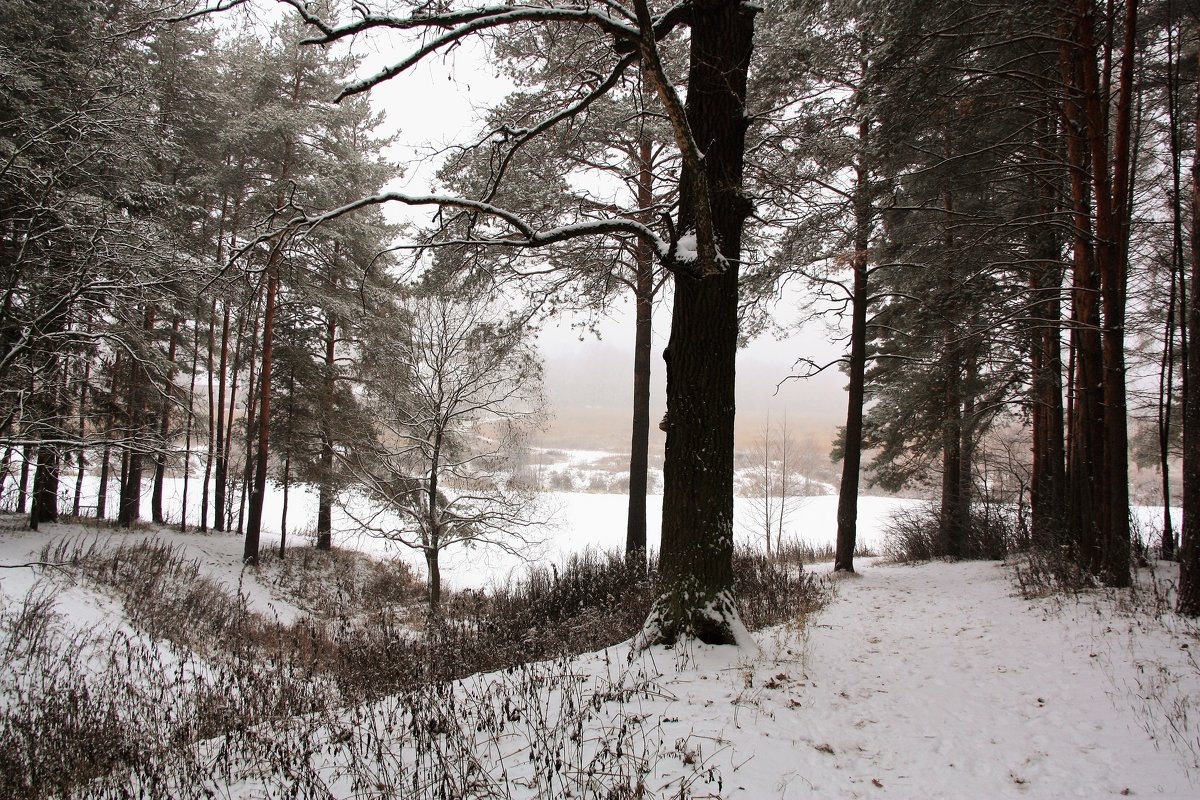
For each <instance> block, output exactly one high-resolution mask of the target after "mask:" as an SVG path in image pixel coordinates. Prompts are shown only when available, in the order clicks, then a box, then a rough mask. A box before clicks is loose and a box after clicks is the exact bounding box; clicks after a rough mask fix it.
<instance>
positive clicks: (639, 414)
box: [625, 134, 654, 568]
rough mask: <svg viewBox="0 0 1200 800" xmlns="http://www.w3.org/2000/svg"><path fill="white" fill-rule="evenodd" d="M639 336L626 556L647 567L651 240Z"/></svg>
mask: <svg viewBox="0 0 1200 800" xmlns="http://www.w3.org/2000/svg"><path fill="white" fill-rule="evenodd" d="M650 148H651V142H650V139H649V136H648V135H647V134H643V135H642V137H641V141H640V142H639V143H638V159H639V161H640V163H639V165H638V166H639V167H640V169H639V171H638V206H639V207H640V208H642V209H644V214H643V220H642V221H643V222H645V223H647V224H648V223H649V222H650V220H649V219H648V217H649V215H650V209H651V208H652V207H653V205H654V174H653V172H651V168H652V166H653V165H652V164H651V163H650V161H651V153H650ZM636 258H637V264H636V269H637V275H636V276H635V285H636V287H637V288H636V292H635V294H636V300H637V305H636V312H635V320H634V325H635V333H634V340H633V431H632V434H633V435H632V441H631V442H630V446H629V516H628V519H627V522H626V527H625V558H626V560H627V561H629V563H631V564H637V565H639V566H640V567H642V568H644V567H645V564H646V494H647V491H648V487H647V478H648V476H647V472H648V470H649V448H650V364H651V360H652V359H651V356H652V352H651V351H652V349H653V341H652V337H653V315H654V254H653V253H652V252H651V250H650V246H649V244H648V243H646V242H639V243H638V247H637V257H636Z"/></svg>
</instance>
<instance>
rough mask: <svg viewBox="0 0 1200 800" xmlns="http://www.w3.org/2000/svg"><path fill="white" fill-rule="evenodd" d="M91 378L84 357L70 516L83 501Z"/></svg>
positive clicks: (74, 515)
mask: <svg viewBox="0 0 1200 800" xmlns="http://www.w3.org/2000/svg"><path fill="white" fill-rule="evenodd" d="M91 379H92V361H91V359H88V358H85V359H84V362H83V384H82V385H81V386H80V387H79V428H78V432H79V449H78V450H77V451H76V457H77V459H78V464H77V466H78V467H79V471H78V472H77V473H76V475H75V499H74V501H73V502H72V503H71V516H73V517H78V516H79V510H80V506H81V505H82V503H83V499H82V498H83V473H84V470H85V469H86V468H87V459H86V458H85V457H84V449H85V448H84V446H83V442H84V438H85V437H86V436H87V430H86V429H87V400H88V383H89V382H90V381H91Z"/></svg>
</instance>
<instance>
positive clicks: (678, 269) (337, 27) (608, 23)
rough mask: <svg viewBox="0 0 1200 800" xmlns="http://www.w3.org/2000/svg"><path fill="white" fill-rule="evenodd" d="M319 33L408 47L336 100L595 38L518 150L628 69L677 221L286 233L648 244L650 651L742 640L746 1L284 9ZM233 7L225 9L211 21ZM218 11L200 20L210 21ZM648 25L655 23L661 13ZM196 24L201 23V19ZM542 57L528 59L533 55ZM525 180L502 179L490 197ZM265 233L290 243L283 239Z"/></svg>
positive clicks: (425, 199)
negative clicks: (571, 39)
mask: <svg viewBox="0 0 1200 800" xmlns="http://www.w3.org/2000/svg"><path fill="white" fill-rule="evenodd" d="M287 2H288V3H289V5H291V6H293V8H294V9H295V10H296V12H297V13H298V14H300V15H301V17H302V18H303V19H304V20H305V21H306V22H307V23H308V24H309V25H310V26H312V28H313V29H314V31H315V33H314V35H313V37H312V39H310V40H309V42H310V43H312V44H333V43H336V42H341V41H346V40H349V39H350V38H351V37H355V36H358V35H360V34H368V33H371V32H375V31H384V32H390V33H394V32H400V31H408V32H412V33H415V34H417V35H416V36H415V37H413V38H411V39H408V40H407V41H409V42H414V41H415V42H416V44H413V45H412V49H411V50H410V51H409V52H407V53H404V54H402V55H401V56H400V57H398V58H397V59H396V60H395V61H393V62H392V63H390V64H388V66H386V67H385V68H383V69H382V70H380V71H379V72H377V73H375V74H374V75H370V76H367V77H365V78H363V79H361V80H359V81H356V82H354V83H352V84H351V85H349V86H347V87H346V89H345V90H344V91H343V94H342V96H343V97H346V96H350V95H353V94H358V93H361V92H364V91H368V90H369V89H371V88H372V87H374V86H376V85H378V84H380V83H382V82H384V81H386V80H388V79H390V78H392V77H395V76H396V75H399V74H401V73H403V72H404V71H406V70H408V69H409V68H410V67H412V66H413V65H414V64H417V63H419V62H420V61H422V60H423V59H425V58H428V57H431V56H434V55H435V54H437V53H438V52H440V51H444V50H446V49H449V48H453V47H455V46H457V45H458V44H460V43H462V42H463V41H466V40H468V39H470V38H473V37H477V36H480V35H502V34H503V33H504V32H506V31H509V30H514V29H520V28H522V27H524V26H563V27H564V28H569V29H571V30H575V31H584V32H587V33H588V34H589V36H588V46H590V47H591V48H592V49H593V52H594V53H595V56H596V58H595V63H594V67H593V68H591V69H588V70H587V71H586V72H585V73H583V74H581V75H580V76H579V81H578V83H577V84H576V85H575V87H574V90H573V91H570V92H568V93H565V94H564V97H563V100H562V103H561V105H560V106H559V107H557V108H554V109H549V110H547V112H546V114H545V115H544V117H543V118H542V119H541V121H540V122H537V123H536V124H531V125H527V126H524V127H522V128H521V129H520V130H498V131H495V132H493V135H495V136H497V137H503V138H506V139H507V140H508V141H509V143H510V145H511V148H512V149H513V150H515V149H518V148H520V147H521V146H522V145H523V144H524V143H525V142H527V141H530V140H531V139H533V138H535V137H537V136H540V135H543V134H545V133H546V132H547V131H549V130H551V129H552V128H555V127H556V126H559V125H563V126H564V127H565V126H567V125H571V124H580V125H586V124H587V111H588V109H589V106H590V105H591V104H592V103H593V102H594V101H595V100H596V99H597V98H600V97H603V96H604V95H605V94H607V93H608V91H609V90H610V89H611V88H612V87H613V86H614V85H615V83H616V82H617V81H618V80H619V79H620V78H621V76H622V75H623V74H624V73H625V72H626V71H627V70H628V69H629V68H630V67H631V66H632V65H633V64H634V63H636V62H638V61H640V62H641V67H642V70H643V72H644V74H645V75H646V76H647V79H648V82H649V84H650V85H651V87H652V89H653V96H654V97H655V99H656V100H657V102H658V104H659V105H660V106H661V109H662V113H663V115H664V117H665V119H666V120H667V121H668V122H669V124H670V130H671V140H672V143H673V145H674V147H675V149H676V150H677V151H678V157H679V161H680V164H681V179H680V189H681V190H680V197H679V205H678V213H677V215H676V217H675V218H674V219H671V218H670V217H667V216H664V217H663V219H662V220H661V222H660V223H659V226H658V227H657V228H656V227H651V226H649V225H647V224H645V223H643V222H641V221H640V220H637V219H631V218H628V217H622V216H620V215H619V214H613V215H611V216H607V217H605V216H601V215H598V216H595V217H592V218H588V219H584V220H580V221H578V222H575V223H572V224H568V225H553V226H550V227H542V226H541V225H539V224H536V223H530V222H529V221H528V220H526V219H524V218H523V217H522V216H521V215H520V214H518V213H513V212H512V211H511V210H509V209H506V208H504V207H502V206H501V205H498V204H497V203H496V202H494V200H495V195H494V193H492V192H490V191H489V193H487V194H484V195H483V196H482V197H476V198H473V197H452V196H444V195H435V194H430V195H410V194H405V193H402V192H385V193H380V194H377V195H374V196H371V197H365V198H363V199H361V200H359V201H357V202H353V203H348V204H346V205H343V206H341V207H339V208H337V209H332V210H330V211H327V212H325V213H300V214H298V215H297V216H296V217H295V218H294V219H293V225H292V226H291V227H293V228H294V227H297V226H299V227H301V228H309V227H311V226H314V225H318V224H321V223H323V222H327V221H329V220H331V219H334V218H337V217H340V216H342V215H343V214H346V213H350V212H353V211H355V210H357V209H361V208H364V207H368V206H375V205H379V204H382V203H388V202H397V203H401V204H404V205H409V206H424V207H431V208H434V209H437V210H440V211H441V213H442V214H443V215H446V216H449V215H452V214H458V213H461V214H466V215H469V216H473V217H474V218H477V219H479V220H480V224H479V225H478V226H476V227H475V228H473V230H472V233H471V235H470V236H469V238H467V239H465V240H459V241H457V242H454V243H455V244H460V245H461V244H476V245H479V246H493V247H500V248H506V249H509V250H511V251H513V252H516V251H518V250H521V249H534V248H542V247H551V246H554V245H559V244H562V243H565V242H569V241H574V240H578V239H581V238H584V237H595V236H607V237H618V238H623V239H625V240H627V241H630V242H633V241H642V242H644V243H646V245H647V246H648V247H649V249H650V251H651V253H652V254H653V256H654V258H655V259H657V260H658V262H659V263H660V264H661V265H662V266H663V267H664V268H665V269H666V270H668V271H669V272H671V273H672V275H673V277H674V287H675V302H674V307H673V309H672V325H671V336H670V343H669V346H668V352H669V354H670V358H669V360H668V362H667V408H668V413H669V419H670V424H669V426H668V429H667V441H666V453H667V456H666V464H665V469H664V494H663V509H664V511H663V532H662V545H661V554H660V574H661V576H662V581H661V583H660V593H659V597H658V598H657V600H656V602H655V604H654V607H653V610H652V611H651V613H650V616H649V617H648V619H647V624H646V628H645V632H644V635H643V636H642V637H641V641H642V642H644V643H657V642H662V643H674V642H676V641H677V640H679V639H688V638H695V639H700V640H701V641H704V642H707V643H710V644H734V643H737V642H739V641H745V639H744V633H745V629H744V627H743V626H742V625H741V622H740V620H739V619H738V614H737V610H736V608H735V606H734V602H733V427H734V426H733V421H734V405H735V404H734V361H735V356H736V352H737V345H738V337H739V317H738V311H739V292H738V286H739V274H740V271H741V264H742V232H743V227H744V225H745V223H746V220H747V218H748V217H749V216H750V214H751V212H752V211H753V203H752V202H751V201H750V199H749V198H748V197H747V196H746V194H745V192H744V191H743V169H744V162H745V153H746V131H747V128H748V126H749V124H750V120H749V118H748V116H747V113H746V88H747V74H748V72H749V68H750V61H751V55H752V52H753V37H754V20H755V17H756V15H757V14H758V13H759V11H760V10H761V9H760V8H759V7H758V6H755V5H754V4H751V3H744V2H741V0H695V1H694V2H691V3H686V4H677V5H676V4H672V5H667V4H663V5H661V6H660V5H659V4H655V5H656V6H657V9H651V7H650V4H649V3H648V2H646V0H635V1H634V2H632V3H629V4H623V3H620V2H606V3H603V4H588V3H584V4H575V3H570V2H565V0H564V1H563V2H558V0H553V1H552V2H544V3H536V4H518V3H514V4H512V5H493V6H479V7H476V6H471V5H468V4H460V3H456V2H448V3H439V4H436V5H431V4H428V3H424V2H422V3H417V2H408V3H403V4H401V5H402V6H406V7H407V9H408V13H407V14H405V13H378V14H377V13H374V12H372V11H371V9H370V8H368V7H367V6H366V5H364V4H356V5H355V10H356V12H357V13H356V14H355V15H354V16H353V17H352V18H351V19H349V20H348V21H345V22H339V21H337V20H335V19H333V18H330V17H323V16H322V15H321V12H320V10H319V9H316V8H314V7H313V6H312V5H310V4H308V3H303V2H300V0H287ZM232 5H238V2H237V0H224V1H223V2H219V3H217V6H216V7H219V8H227V7H230V6H232ZM211 10H213V7H208V8H206V11H211ZM656 11H657V13H656ZM201 13H204V12H201ZM684 26H686V27H687V28H689V29H690V32H691V35H690V37H689V40H688V46H689V55H688V70H687V73H688V74H687V77H686V86H687V95H686V96H687V100H686V103H685V102H684V100H683V99H682V98H681V96H680V91H679V88H678V83H679V82H678V81H674V82H673V81H672V80H671V79H670V77H669V76H668V75H667V73H666V72H665V71H664V69H663V65H662V60H661V58H660V55H659V41H660V40H661V39H664V38H666V37H668V36H670V35H672V34H673V33H675V32H676V31H677V30H678V29H679V28H681V27H684ZM536 55H537V54H532V56H533V57H536ZM507 179H517V180H519V179H520V176H519V175H518V176H515V178H514V176H512V175H510V174H506V170H504V169H498V170H497V174H496V175H495V176H494V181H493V183H494V185H499V183H500V182H501V181H504V180H507ZM275 235H277V236H278V235H285V234H284V232H283V231H280V232H278V233H277V234H275Z"/></svg>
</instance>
